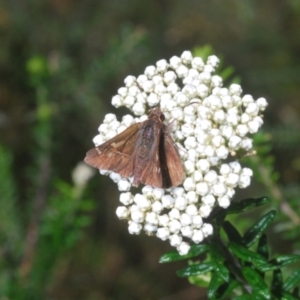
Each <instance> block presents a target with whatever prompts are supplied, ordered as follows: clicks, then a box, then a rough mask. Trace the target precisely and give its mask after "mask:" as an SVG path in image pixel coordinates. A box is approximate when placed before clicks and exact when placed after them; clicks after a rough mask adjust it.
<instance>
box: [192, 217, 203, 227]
mask: <svg viewBox="0 0 300 300" xmlns="http://www.w3.org/2000/svg"><path fill="white" fill-rule="evenodd" d="M202 224H203V220H202V217H201V216H199V215H196V216H193V226H194V228H197V229H199V228H200V227H201V226H202Z"/></svg>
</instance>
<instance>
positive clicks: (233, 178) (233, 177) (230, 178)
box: [226, 173, 240, 187]
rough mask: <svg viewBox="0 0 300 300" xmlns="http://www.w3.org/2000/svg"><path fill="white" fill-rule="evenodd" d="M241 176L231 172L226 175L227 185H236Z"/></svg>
mask: <svg viewBox="0 0 300 300" xmlns="http://www.w3.org/2000/svg"><path fill="white" fill-rule="evenodd" d="M239 179H240V176H239V175H238V174H235V173H229V174H228V175H227V176H226V185H228V186H230V187H236V186H237V184H238V182H239Z"/></svg>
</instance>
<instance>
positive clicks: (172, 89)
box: [167, 82, 179, 96]
mask: <svg viewBox="0 0 300 300" xmlns="http://www.w3.org/2000/svg"><path fill="white" fill-rule="evenodd" d="M167 91H168V93H170V94H171V95H173V96H174V95H175V94H176V93H177V92H178V91H179V86H178V84H177V83H175V82H171V83H170V84H168V86H167Z"/></svg>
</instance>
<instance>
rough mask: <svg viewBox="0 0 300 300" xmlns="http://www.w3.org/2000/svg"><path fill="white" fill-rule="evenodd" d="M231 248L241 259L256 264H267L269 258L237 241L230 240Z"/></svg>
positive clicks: (229, 245)
mask: <svg viewBox="0 0 300 300" xmlns="http://www.w3.org/2000/svg"><path fill="white" fill-rule="evenodd" d="M228 247H229V249H230V250H231V251H232V252H233V253H234V254H235V255H236V256H237V257H238V258H240V259H241V260H243V261H247V262H250V263H252V264H254V265H255V266H257V267H258V266H260V265H266V264H267V263H268V262H267V260H266V259H265V258H264V257H263V256H262V255H260V254H257V253H255V252H253V251H251V250H249V249H247V248H245V247H243V246H241V245H239V244H237V243H233V242H230V243H229V244H228Z"/></svg>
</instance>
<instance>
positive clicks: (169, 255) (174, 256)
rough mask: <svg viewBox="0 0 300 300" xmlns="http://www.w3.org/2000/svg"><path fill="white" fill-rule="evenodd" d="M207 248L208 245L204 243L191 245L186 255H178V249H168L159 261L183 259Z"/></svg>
mask: <svg viewBox="0 0 300 300" xmlns="http://www.w3.org/2000/svg"><path fill="white" fill-rule="evenodd" d="M208 250H209V246H208V245H206V244H199V245H192V246H191V249H190V251H189V252H188V254H186V255H180V254H179V253H178V251H176V250H174V251H170V252H168V253H166V254H164V255H163V256H161V258H160V259H159V262H160V263H170V262H173V261H178V260H184V259H187V258H192V257H196V256H198V255H200V254H202V253H204V252H206V251H208Z"/></svg>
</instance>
